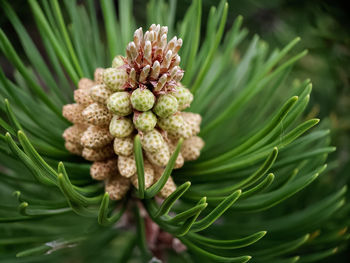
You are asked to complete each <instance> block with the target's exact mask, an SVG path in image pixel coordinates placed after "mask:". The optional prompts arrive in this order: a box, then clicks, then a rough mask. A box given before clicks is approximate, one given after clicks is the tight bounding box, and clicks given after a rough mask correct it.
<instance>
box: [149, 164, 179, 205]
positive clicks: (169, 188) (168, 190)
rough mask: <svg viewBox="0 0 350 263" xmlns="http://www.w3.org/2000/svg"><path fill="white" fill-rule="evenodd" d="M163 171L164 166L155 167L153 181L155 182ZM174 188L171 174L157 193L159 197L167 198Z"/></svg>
mask: <svg viewBox="0 0 350 263" xmlns="http://www.w3.org/2000/svg"><path fill="white" fill-rule="evenodd" d="M163 172H164V168H160V167H155V169H154V177H155V180H154V181H155V182H156V181H158V180H159V178H160V177H161V176H162V174H163ZM175 190H176V185H175V183H174V181H173V178H171V176H169V178H168V180H167V182H166V183H165V185H164V186H163V188H162V189H161V190H160V192H159V193H158V196H159V197H161V198H164V199H165V198H168V197H169V195H171V194H172V193H173V192H174V191H175Z"/></svg>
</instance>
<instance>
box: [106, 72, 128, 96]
mask: <svg viewBox="0 0 350 263" xmlns="http://www.w3.org/2000/svg"><path fill="white" fill-rule="evenodd" d="M128 77H129V76H128V74H127V73H126V71H125V69H117V68H107V69H105V71H104V72H103V83H104V84H106V86H107V88H109V89H111V90H113V91H122V90H123V86H124V85H125V83H126V81H127V80H128Z"/></svg>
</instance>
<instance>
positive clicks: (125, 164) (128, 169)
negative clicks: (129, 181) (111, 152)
mask: <svg viewBox="0 0 350 263" xmlns="http://www.w3.org/2000/svg"><path fill="white" fill-rule="evenodd" d="M118 169H119V173H120V174H121V175H122V176H124V177H126V178H129V177H131V176H133V175H134V174H135V173H136V162H135V158H134V155H130V156H119V157H118Z"/></svg>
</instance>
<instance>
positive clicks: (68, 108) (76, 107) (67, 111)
mask: <svg viewBox="0 0 350 263" xmlns="http://www.w3.org/2000/svg"><path fill="white" fill-rule="evenodd" d="M84 108H85V107H84V106H83V105H80V104H78V103H73V104H66V105H64V106H63V109H62V115H63V117H65V118H66V119H67V120H68V121H70V122H72V123H74V124H83V123H85V122H86V121H85V119H84V118H83V115H82V112H83V110H84Z"/></svg>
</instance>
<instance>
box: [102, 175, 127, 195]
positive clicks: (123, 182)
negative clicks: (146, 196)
mask: <svg viewBox="0 0 350 263" xmlns="http://www.w3.org/2000/svg"><path fill="white" fill-rule="evenodd" d="M129 188H130V180H129V179H128V178H125V177H123V176H120V175H113V176H111V177H109V178H108V179H107V181H106V185H105V191H106V192H107V193H109V198H110V199H112V200H120V199H122V198H123V197H124V196H125V194H126V193H127V192H128V190H129Z"/></svg>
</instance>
